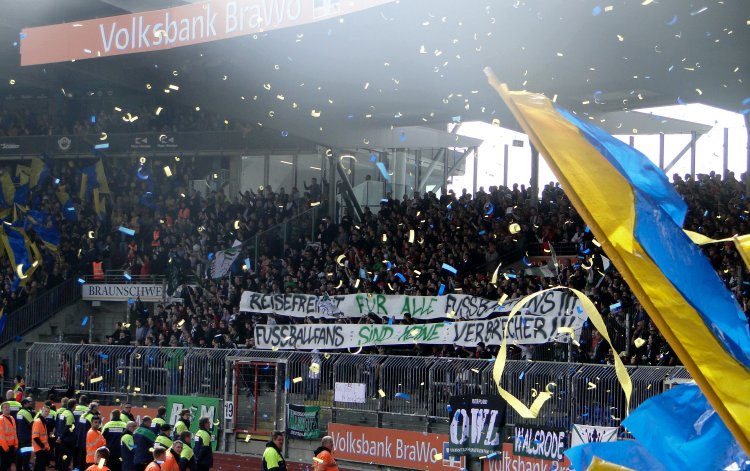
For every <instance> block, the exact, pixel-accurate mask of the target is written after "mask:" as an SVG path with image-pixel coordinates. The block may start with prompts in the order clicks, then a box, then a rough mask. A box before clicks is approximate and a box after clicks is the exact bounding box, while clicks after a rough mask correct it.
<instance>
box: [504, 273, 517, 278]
mask: <svg viewBox="0 0 750 471" xmlns="http://www.w3.org/2000/svg"><path fill="white" fill-rule="evenodd" d="M505 276H507V277H508V278H513V279H515V278H516V275H514V274H513V273H506V274H505Z"/></svg>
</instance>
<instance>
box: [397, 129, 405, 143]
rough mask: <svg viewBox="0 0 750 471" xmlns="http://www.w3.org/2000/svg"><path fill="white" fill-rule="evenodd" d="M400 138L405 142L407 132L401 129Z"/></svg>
mask: <svg viewBox="0 0 750 471" xmlns="http://www.w3.org/2000/svg"><path fill="white" fill-rule="evenodd" d="M398 140H399V141H401V142H404V141H405V140H406V133H405V132H403V131H401V135H400V136H399V137H398Z"/></svg>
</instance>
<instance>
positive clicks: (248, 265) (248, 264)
mask: <svg viewBox="0 0 750 471" xmlns="http://www.w3.org/2000/svg"><path fill="white" fill-rule="evenodd" d="M245 266H246V267H247V269H248V270H249V269H250V259H249V258H246V259H245Z"/></svg>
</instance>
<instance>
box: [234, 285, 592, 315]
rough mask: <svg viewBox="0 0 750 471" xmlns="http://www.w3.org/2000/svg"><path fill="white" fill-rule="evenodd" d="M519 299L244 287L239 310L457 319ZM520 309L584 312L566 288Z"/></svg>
mask: <svg viewBox="0 0 750 471" xmlns="http://www.w3.org/2000/svg"><path fill="white" fill-rule="evenodd" d="M518 301H520V298H516V299H509V300H506V301H505V302H504V303H503V305H502V306H501V305H499V304H498V303H497V300H492V299H485V298H479V297H476V296H469V295H466V294H448V295H445V296H409V295H386V294H362V293H359V294H347V295H343V296H331V297H328V296H314V295H308V294H261V293H254V292H252V291H245V292H244V293H242V299H241V301H240V311H244V312H262V313H274V314H279V315H282V316H292V317H307V316H312V317H317V318H321V317H328V316H329V315H330V314H333V315H339V316H344V317H361V316H366V315H367V314H369V313H371V312H372V313H374V314H377V315H378V316H388V317H390V318H393V319H403V318H404V314H407V313H408V314H411V316H412V317H413V318H414V319H442V318H446V317H449V316H448V314H450V313H454V314H455V317H456V318H457V319H484V318H486V317H489V316H490V315H491V314H495V313H503V312H509V311H510V310H511V309H512V308H513V306H515V305H516V303H518ZM331 309H333V312H332V313H331V312H330V311H331ZM522 312H523V313H528V314H535V315H542V316H550V315H552V316H563V315H571V316H575V315H578V316H582V315H585V314H584V311H583V308H582V307H581V304H580V301H578V298H576V297H575V296H574V295H573V294H572V293H571V292H569V291H548V292H547V293H545V294H543V295H541V296H537V297H536V298H534V299H532V300H531V301H529V302H528V303H527V304H526V306H525V307H524V308H523V310H522ZM450 317H453V315H451V316H450Z"/></svg>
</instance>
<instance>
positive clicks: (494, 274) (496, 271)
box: [490, 262, 503, 304]
mask: <svg viewBox="0 0 750 471" xmlns="http://www.w3.org/2000/svg"><path fill="white" fill-rule="evenodd" d="M501 266H503V262H500V265H498V266H497V268H495V272H494V273H493V274H492V280H491V281H490V283H492V284H493V285H494V284H497V274H498V273H499V272H500V267H501ZM498 304H499V303H498Z"/></svg>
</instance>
